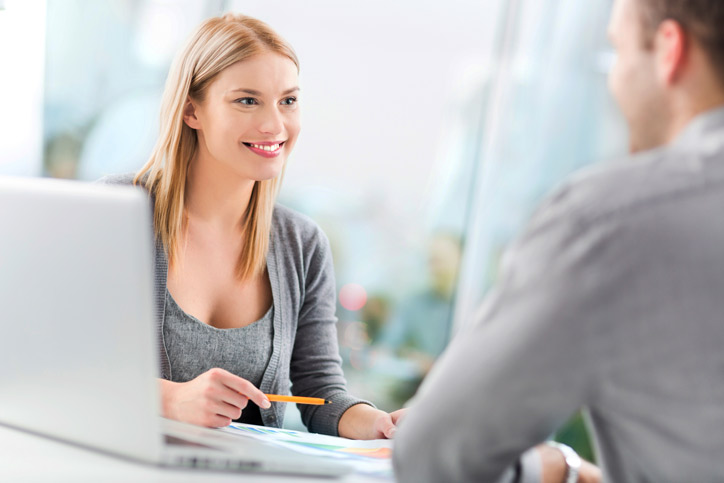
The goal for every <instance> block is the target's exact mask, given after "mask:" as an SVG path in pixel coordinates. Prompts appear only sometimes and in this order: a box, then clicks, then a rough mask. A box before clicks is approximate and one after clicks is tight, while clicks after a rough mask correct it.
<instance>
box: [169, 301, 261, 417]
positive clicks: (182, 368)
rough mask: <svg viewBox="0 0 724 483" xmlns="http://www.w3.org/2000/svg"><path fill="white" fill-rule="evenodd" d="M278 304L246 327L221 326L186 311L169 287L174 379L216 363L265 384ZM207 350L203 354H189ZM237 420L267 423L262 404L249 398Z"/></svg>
mask: <svg viewBox="0 0 724 483" xmlns="http://www.w3.org/2000/svg"><path fill="white" fill-rule="evenodd" d="M273 314H274V306H271V307H269V310H268V311H267V312H266V314H265V315H264V316H263V317H262V318H261V319H259V320H257V321H256V322H254V323H252V324H249V325H247V326H245V327H238V328H233V329H217V328H216V327H213V326H211V325H209V324H206V323H204V322H202V321H200V320H199V319H197V318H196V317H194V316H192V315H190V314H188V313H186V312H185V311H184V310H183V309H182V308H181V307H180V306H179V305H178V304H177V303H176V301H175V300H174V298H173V297H172V296H171V293H170V292H169V291H168V290H167V291H166V320H165V322H164V324H163V337H164V340H165V341H166V349H167V352H168V359H169V362H170V365H171V376H172V377H171V380H172V381H174V382H188V381H190V380H192V379H195V378H196V377H198V376H200V375H201V374H203V373H204V372H206V371H209V370H211V369H213V368H215V367H219V368H221V369H225V370H227V371H229V372H231V373H232V374H236V375H237V376H239V377H242V378H244V379H246V380H247V381H249V382H251V383H252V384H254V385H255V386H257V387H259V385H260V384H261V380H262V377H263V376H264V372H265V371H266V368H267V366H268V364H269V359H270V358H271V353H272V340H273V336H274V326H273V321H274V319H273ZM189 354H203V357H189V356H188V355H189ZM237 422H242V423H249V424H263V421H262V419H261V414H260V410H259V408H258V407H257V406H256V405H255V404H253V402H252V401H249V404H248V405H247V407H246V408H244V410H243V412H242V414H241V418H239V419H237Z"/></svg>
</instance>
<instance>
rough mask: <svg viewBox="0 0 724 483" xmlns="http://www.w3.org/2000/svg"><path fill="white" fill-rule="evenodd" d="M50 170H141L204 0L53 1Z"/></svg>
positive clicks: (216, 8)
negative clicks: (173, 70)
mask: <svg viewBox="0 0 724 483" xmlns="http://www.w3.org/2000/svg"><path fill="white" fill-rule="evenodd" d="M47 4H48V14H47V18H48V21H47V42H46V49H47V62H46V74H45V109H44V119H45V123H44V132H43V137H44V141H45V156H44V162H43V172H44V174H45V175H48V176H53V177H60V178H80V179H86V180H93V179H97V178H99V177H101V176H103V175H105V174H109V173H120V172H130V171H135V170H138V169H139V168H140V167H141V166H142V165H143V164H144V163H145V162H146V160H147V158H148V156H149V155H150V152H151V149H152V147H153V144H154V142H155V140H156V136H157V134H158V118H159V109H160V98H161V92H162V89H163V83H164V82H165V80H166V75H167V73H168V68H169V66H170V63H171V60H172V58H173V56H174V55H175V53H176V50H177V49H178V48H179V47H180V45H181V44H182V42H183V41H184V40H185V38H186V37H187V36H188V35H189V34H190V32H191V30H192V29H193V28H194V27H195V26H196V25H197V24H198V23H199V22H201V20H203V19H204V18H206V17H208V16H211V15H217V14H219V13H220V12H221V9H222V2H220V1H211V2H210V1H204V0H178V1H169V0H109V1H103V2H98V1H94V0H47Z"/></svg>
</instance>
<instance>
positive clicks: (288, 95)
mask: <svg viewBox="0 0 724 483" xmlns="http://www.w3.org/2000/svg"><path fill="white" fill-rule="evenodd" d="M298 82H299V80H298V75H297V66H296V65H295V64H294V62H292V61H291V60H290V59H289V58H287V57H285V56H283V55H280V54H276V53H272V52H269V53H262V54H258V55H255V56H253V57H251V58H249V59H247V60H244V61H241V62H237V63H236V64H233V65H231V66H230V67H228V68H226V69H225V70H224V71H222V72H221V74H219V75H218V77H217V78H216V79H215V80H214V81H213V82H212V83H211V85H210V86H209V88H208V91H207V93H206V98H205V99H204V100H203V102H201V103H197V102H196V101H191V103H190V104H187V106H186V109H185V110H184V121H185V122H186V124H188V125H189V126H190V127H191V128H193V129H196V132H197V134H198V139H199V148H200V153H199V158H198V162H203V163H211V164H212V166H213V167H214V168H216V169H219V170H221V171H227V172H231V173H236V174H238V175H240V176H242V177H243V178H245V179H250V180H255V181H259V180H265V179H271V178H274V177H276V176H277V175H279V173H280V172H281V169H282V167H283V165H284V162H285V161H286V159H287V156H289V153H290V152H291V151H292V148H293V147H294V143H295V142H296V140H297V136H298V135H299V129H300V125H299V107H298V105H297V98H298V96H299V84H298Z"/></svg>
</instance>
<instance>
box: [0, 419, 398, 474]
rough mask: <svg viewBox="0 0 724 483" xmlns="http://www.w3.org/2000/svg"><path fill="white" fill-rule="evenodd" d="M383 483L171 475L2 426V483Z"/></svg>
mask: <svg viewBox="0 0 724 483" xmlns="http://www.w3.org/2000/svg"><path fill="white" fill-rule="evenodd" d="M231 481H234V482H257V481H258V482H262V483H267V482H268V483H276V482H287V483H295V482H296V483H314V482H325V483H336V482H340V483H381V482H383V481H384V480H380V479H378V478H370V477H365V476H361V475H354V474H352V475H348V476H347V477H345V478H342V479H329V478H310V477H291V476H279V475H261V474H258V473H221V472H210V471H195V470H170V469H165V468H159V467H155V466H151V465H144V464H139V463H133V462H130V461H126V460H122V459H119V458H115V457H113V456H108V455H105V454H102V453H98V452H95V451H89V450H86V449H83V448H79V447H75V446H72V445H69V444H65V443H60V442H57V441H54V440H51V439H47V438H43V437H40V436H36V435H33V434H28V433H24V432H22V431H17V430H15V429H10V428H7V427H5V426H1V425H0V482H3V483H5V482H7V483H16V482H17V483H25V482H33V483H35V482H53V483H64V482H67V483H86V482H87V483H91V482H92V483H104V482H119V483H121V482H123V483H128V482H142V483H144V482H159V483H160V482H168V483H172V482H173V483H177V482H178V483H187V482H188V483H196V482H198V483H201V482H204V483H207V482H208V483H216V482H231Z"/></svg>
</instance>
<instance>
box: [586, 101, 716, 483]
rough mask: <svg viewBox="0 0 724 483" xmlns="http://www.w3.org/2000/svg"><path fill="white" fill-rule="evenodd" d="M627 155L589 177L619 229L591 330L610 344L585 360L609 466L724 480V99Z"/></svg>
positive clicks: (600, 218)
mask: <svg viewBox="0 0 724 483" xmlns="http://www.w3.org/2000/svg"><path fill="white" fill-rule="evenodd" d="M629 163H630V164H629V166H625V167H620V168H619V169H614V170H612V171H609V172H607V173H605V174H602V175H599V176H594V177H593V178H592V179H590V180H588V182H589V184H590V186H586V184H583V185H581V186H580V190H581V191H584V192H585V191H587V190H588V188H589V187H590V188H592V191H591V193H590V194H589V193H583V196H582V199H581V200H580V201H581V202H582V204H581V205H580V206H579V209H580V211H581V212H583V213H585V216H586V217H587V218H588V220H589V221H590V222H591V223H596V224H599V225H604V226H599V227H598V228H599V229H606V227H605V225H607V224H610V235H611V236H612V237H615V239H612V240H611V241H610V243H609V244H607V245H609V246H602V247H601V251H602V252H603V253H604V255H603V256H600V257H599V256H597V255H594V257H595V258H598V259H599V260H598V262H597V263H596V264H595V265H593V266H592V268H593V269H595V270H597V271H598V272H599V273H600V274H601V275H602V276H606V277H611V278H612V280H611V281H610V282H603V283H602V284H601V286H600V287H601V288H605V289H608V290H604V291H602V292H601V293H600V294H599V296H600V300H599V301H598V302H599V303H600V305H597V304H594V307H595V309H596V312H598V313H599V314H600V316H597V317H596V318H597V319H599V320H596V321H595V325H594V326H592V332H591V333H590V336H591V339H590V341H589V342H587V343H590V344H597V345H598V344H605V345H607V346H608V347H606V348H605V351H603V352H602V353H601V354H600V355H601V356H602V358H601V359H600V360H592V361H589V362H588V363H586V364H584V365H591V364H595V365H597V366H598V367H597V368H594V367H588V370H589V371H591V373H594V372H596V373H597V375H596V380H594V381H593V384H592V386H591V393H590V395H589V397H587V398H586V400H585V401H584V402H585V404H586V405H587V406H588V409H589V415H590V418H591V422H592V423H593V426H594V428H595V430H596V439H597V442H598V445H599V449H600V453H599V454H600V455H601V457H602V459H603V461H602V466H603V467H604V469H605V474H606V475H607V477H608V479H609V480H610V481H641V480H650V481H705V479H706V478H709V480H710V481H724V464H723V463H722V461H721V455H723V454H724V350H723V348H724V110H722V109H720V110H719V111H718V112H716V113H710V114H709V115H707V116H705V117H702V118H699V119H697V120H696V121H695V122H694V123H693V124H692V125H690V126H688V128H687V129H686V130H685V131H684V132H683V133H682V135H681V136H680V137H679V138H678V139H677V140H676V142H675V143H674V144H673V145H672V146H670V147H667V148H663V149H660V150H657V151H654V152H650V153H647V154H646V155H643V156H639V157H637V158H634V159H632V160H629ZM619 170H620V172H619ZM584 183H585V182H584ZM589 196H590V197H589ZM596 203H600V206H596ZM618 258H620V259H618ZM581 316H582V317H585V316H586V314H585V313H583V314H581ZM597 329H604V330H605V333H600V332H598V330H597ZM697 468H698V469H700V471H701V473H700V475H701V477H700V478H696V477H695V475H696V473H692V471H694V470H695V469H697ZM714 475H718V476H716V477H715V476H714Z"/></svg>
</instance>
